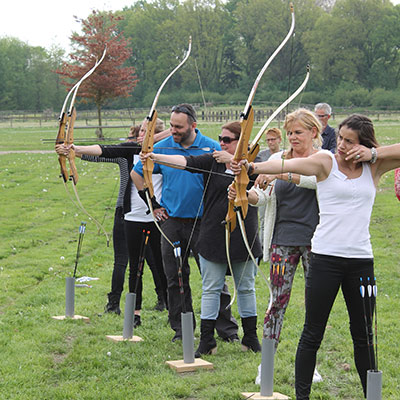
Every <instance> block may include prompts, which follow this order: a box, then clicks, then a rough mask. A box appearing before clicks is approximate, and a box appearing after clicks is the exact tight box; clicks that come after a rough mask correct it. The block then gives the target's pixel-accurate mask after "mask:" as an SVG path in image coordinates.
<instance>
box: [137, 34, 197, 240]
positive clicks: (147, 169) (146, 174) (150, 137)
mask: <svg viewBox="0 0 400 400" xmlns="http://www.w3.org/2000/svg"><path fill="white" fill-rule="evenodd" d="M191 49H192V37H189V47H188V50H187V52H186V55H185V57H184V58H183V60H182V61H181V62H180V63H179V64H178V65H177V66H176V67H175V68H174V69H173V70H172V71H171V72H170V73H169V75H168V76H167V77H166V78H165V79H164V82H163V83H162V84H161V86H160V87H159V89H158V90H157V93H156V96H155V98H154V101H153V104H152V106H151V108H150V112H149V115H148V116H147V117H146V119H147V126H146V135H145V137H144V139H143V143H142V153H143V154H147V153H151V152H152V151H153V145H154V132H155V129H156V123H157V110H156V106H157V102H158V99H159V97H160V94H161V91H162V90H163V88H164V86H165V84H166V83H167V82H168V81H169V79H170V78H171V76H172V75H174V74H175V72H176V71H177V70H178V69H179V68H180V67H181V66H182V65H183V64H184V63H185V62H186V60H187V59H188V58H189V55H190V51H191ZM153 169H154V162H153V160H151V159H150V157H147V158H146V161H144V163H143V179H144V190H145V194H146V200H147V204H148V207H149V210H150V212H151V214H152V216H153V220H154V223H155V224H156V226H157V228H158V230H159V231H160V233H161V234H162V235H163V236H164V238H165V239H166V240H167V241H168V243H170V244H171V246H172V247H175V245H174V244H173V243H172V242H171V241H170V240H169V239H168V237H167V236H166V235H165V233H164V232H163V231H162V229H161V228H160V226H159V224H158V222H157V219H156V218H155V215H154V210H153V206H152V202H151V199H152V198H153V197H154V188H153V177H152V174H153Z"/></svg>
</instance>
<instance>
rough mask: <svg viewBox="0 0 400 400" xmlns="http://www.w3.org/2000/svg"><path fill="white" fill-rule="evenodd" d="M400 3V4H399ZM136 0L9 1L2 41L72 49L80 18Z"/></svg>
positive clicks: (1, 20)
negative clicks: (17, 40) (12, 39)
mask: <svg viewBox="0 0 400 400" xmlns="http://www.w3.org/2000/svg"><path fill="white" fill-rule="evenodd" d="M399 1H400V0H399ZM133 3H134V1H133V0H67V1H62V2H60V1H57V0H36V1H32V0H8V1H4V2H3V4H2V7H1V12H0V37H4V36H12V37H16V38H18V39H20V40H22V41H23V42H27V43H28V44H29V45H31V46H42V47H45V48H47V49H49V48H50V47H51V46H52V45H53V44H56V45H59V46H61V47H62V48H64V49H69V37H70V36H71V34H72V32H73V31H78V32H80V27H81V26H80V24H79V23H78V22H76V21H75V18H74V15H76V16H77V17H78V18H86V17H87V16H88V15H89V14H90V13H91V11H92V10H112V11H116V10H122V9H123V7H124V6H130V5H132V4H133Z"/></svg>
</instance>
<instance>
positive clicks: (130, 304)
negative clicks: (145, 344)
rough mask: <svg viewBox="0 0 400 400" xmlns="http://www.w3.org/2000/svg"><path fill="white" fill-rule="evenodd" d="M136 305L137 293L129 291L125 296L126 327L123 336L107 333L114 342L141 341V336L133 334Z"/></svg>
mask: <svg viewBox="0 0 400 400" xmlns="http://www.w3.org/2000/svg"><path fill="white" fill-rule="evenodd" d="M135 307H136V293H128V294H127V295H126V298H125V311H124V329H123V331H122V336H115V335H107V336H106V337H107V339H109V340H111V341H113V342H124V341H128V342H141V341H142V340H143V339H142V338H141V337H139V336H133V322H134V313H135Z"/></svg>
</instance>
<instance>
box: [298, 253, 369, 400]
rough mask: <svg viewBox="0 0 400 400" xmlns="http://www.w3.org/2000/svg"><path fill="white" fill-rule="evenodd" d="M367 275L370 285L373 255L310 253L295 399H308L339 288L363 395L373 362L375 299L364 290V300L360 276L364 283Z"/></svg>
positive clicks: (365, 283)
mask: <svg viewBox="0 0 400 400" xmlns="http://www.w3.org/2000/svg"><path fill="white" fill-rule="evenodd" d="M368 277H369V278H370V282H371V285H373V282H374V266H373V259H364V258H343V257H333V256H324V255H319V254H313V253H312V254H311V261H310V269H309V272H308V274H307V278H306V316H305V323H304V328H303V333H302V334H301V338H300V342H299V345H298V348H297V354H296V385H295V386H296V399H297V400H305V399H309V395H310V391H311V383H312V378H313V373H314V368H315V362H316V355H317V351H318V349H319V347H320V344H321V341H322V338H323V335H324V332H325V327H326V324H327V321H328V318H329V314H330V312H331V309H332V306H333V303H334V301H335V298H336V296H337V293H338V291H339V288H341V289H342V292H343V296H344V300H345V302H346V307H347V312H348V314H349V318H350V333H351V337H352V340H353V346H354V359H355V364H356V368H357V371H358V374H359V376H360V379H361V384H362V387H363V390H364V396H366V381H367V370H368V369H372V366H374V365H375V359H374V352H373V349H372V322H371V317H370V316H372V315H373V310H374V306H375V299H374V297H373V296H371V298H369V297H368V294H366V300H365V301H363V299H362V297H361V294H360V282H361V281H360V278H362V282H363V283H364V285H367V278H368ZM364 307H365V310H366V312H365V313H364ZM367 331H368V333H367Z"/></svg>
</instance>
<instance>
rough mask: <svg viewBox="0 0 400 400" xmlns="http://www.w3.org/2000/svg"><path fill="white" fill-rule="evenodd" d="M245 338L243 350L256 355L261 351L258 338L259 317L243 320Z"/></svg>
mask: <svg viewBox="0 0 400 400" xmlns="http://www.w3.org/2000/svg"><path fill="white" fill-rule="evenodd" d="M242 326H243V331H244V336H243V339H242V350H243V351H247V350H253V351H254V352H255V353H257V352H259V351H261V345H260V342H259V341H258V337H257V316H255V317H248V318H242Z"/></svg>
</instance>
